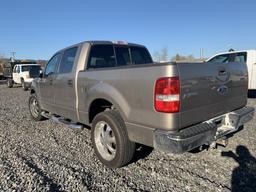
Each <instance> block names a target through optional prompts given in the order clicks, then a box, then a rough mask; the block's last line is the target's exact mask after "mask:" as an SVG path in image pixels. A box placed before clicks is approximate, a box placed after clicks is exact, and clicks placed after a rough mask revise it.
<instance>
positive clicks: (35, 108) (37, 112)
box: [28, 94, 45, 121]
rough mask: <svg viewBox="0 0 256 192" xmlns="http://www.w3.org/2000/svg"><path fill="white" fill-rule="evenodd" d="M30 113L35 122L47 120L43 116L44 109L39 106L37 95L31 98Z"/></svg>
mask: <svg viewBox="0 0 256 192" xmlns="http://www.w3.org/2000/svg"><path fill="white" fill-rule="evenodd" d="M28 106H29V112H30V115H31V117H32V119H33V120H35V121H41V120H43V119H45V118H44V117H43V116H42V115H41V114H42V109H41V107H40V105H39V102H38V99H37V97H36V95H35V94H32V95H31V96H30V97H29V102H28Z"/></svg>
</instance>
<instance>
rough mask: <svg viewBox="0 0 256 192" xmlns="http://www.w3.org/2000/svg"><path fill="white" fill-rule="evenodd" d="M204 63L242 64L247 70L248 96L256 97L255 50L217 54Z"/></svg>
mask: <svg viewBox="0 0 256 192" xmlns="http://www.w3.org/2000/svg"><path fill="white" fill-rule="evenodd" d="M206 62H215V63H228V62H243V63H246V64H247V68H248V75H249V80H248V94H249V96H253V97H255V96H256V50H243V51H230V52H224V53H218V54H216V55H214V56H212V57H211V58H209V59H208V60H206Z"/></svg>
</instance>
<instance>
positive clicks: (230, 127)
mask: <svg viewBox="0 0 256 192" xmlns="http://www.w3.org/2000/svg"><path fill="white" fill-rule="evenodd" d="M253 115H254V108H253V107H247V106H246V107H243V108H241V109H238V110H235V111H232V112H230V113H226V114H224V115H221V116H219V117H216V118H213V119H210V120H208V121H205V122H202V123H200V124H197V125H193V126H191V127H188V128H186V129H183V130H181V131H179V132H175V133H173V132H168V131H164V130H160V129H157V130H156V131H155V132H154V148H156V149H160V150H164V151H168V152H171V153H182V152H186V151H190V150H192V149H194V148H196V147H199V146H201V145H204V144H207V145H209V144H211V143H212V142H214V141H216V140H218V139H220V138H222V137H223V136H225V135H228V134H230V133H233V132H235V131H237V130H238V128H239V127H241V126H242V125H244V124H245V123H246V122H248V121H250V120H251V119H252V118H253Z"/></svg>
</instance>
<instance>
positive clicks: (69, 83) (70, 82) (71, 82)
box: [68, 79, 73, 87]
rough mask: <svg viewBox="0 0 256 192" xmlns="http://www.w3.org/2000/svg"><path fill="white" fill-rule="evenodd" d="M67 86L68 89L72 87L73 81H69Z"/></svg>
mask: <svg viewBox="0 0 256 192" xmlns="http://www.w3.org/2000/svg"><path fill="white" fill-rule="evenodd" d="M68 86H70V87H72V86H73V80H71V79H69V80H68Z"/></svg>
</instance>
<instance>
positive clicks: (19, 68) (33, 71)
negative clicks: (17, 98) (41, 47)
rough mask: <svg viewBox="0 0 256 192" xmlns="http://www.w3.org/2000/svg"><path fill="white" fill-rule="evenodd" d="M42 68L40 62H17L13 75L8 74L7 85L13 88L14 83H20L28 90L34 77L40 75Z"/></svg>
mask: <svg viewBox="0 0 256 192" xmlns="http://www.w3.org/2000/svg"><path fill="white" fill-rule="evenodd" d="M9 69H11V68H9ZM40 70H41V67H40V65H39V64H16V65H15V66H14V67H13V70H12V75H11V77H10V76H8V80H7V86H8V87H9V88H11V87H12V86H13V84H20V85H21V86H22V88H23V90H27V89H28V88H29V87H30V85H31V82H32V81H33V79H34V78H37V77H39V74H40Z"/></svg>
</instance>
